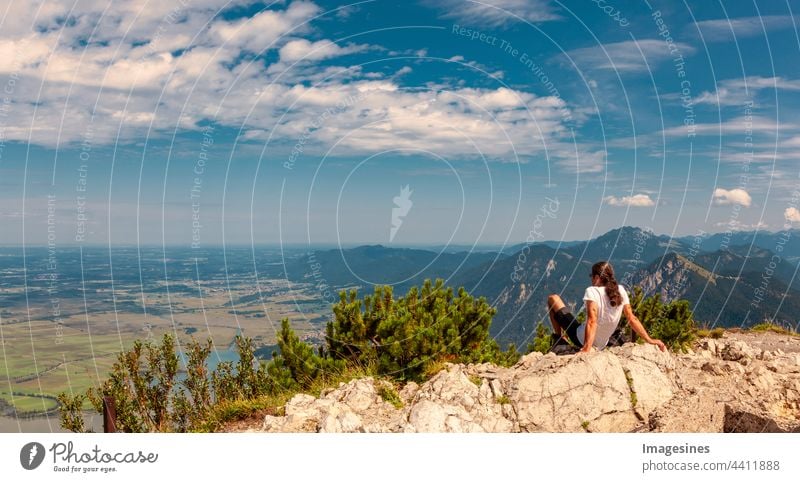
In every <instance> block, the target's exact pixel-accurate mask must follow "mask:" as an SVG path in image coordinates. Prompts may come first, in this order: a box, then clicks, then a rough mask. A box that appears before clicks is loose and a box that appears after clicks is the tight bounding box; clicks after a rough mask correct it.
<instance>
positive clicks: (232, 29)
mask: <svg viewBox="0 0 800 482" xmlns="http://www.w3.org/2000/svg"><path fill="white" fill-rule="evenodd" d="M317 13H319V7H317V6H316V5H314V4H313V3H310V2H293V3H292V4H291V5H289V7H288V8H287V9H286V10H284V11H276V10H263V11H261V12H259V13H257V14H256V15H254V16H252V17H250V18H242V19H238V20H233V21H230V22H224V21H222V22H215V23H214V24H213V26H212V28H211V32H212V34H213V35H216V36H218V37H219V38H220V39H221V40H222V41H223V42H225V43H226V44H227V45H228V46H231V47H237V48H239V49H242V50H245V51H250V52H261V51H263V50H265V49H267V48H270V47H272V45H273V44H274V42H276V41H277V40H278V39H280V38H281V37H282V36H283V35H285V34H287V33H289V32H291V31H292V30H298V29H300V30H299V31H297V32H294V34H297V33H301V32H302V28H303V25H304V23H305V22H306V21H308V20H309V19H310V18H311V17H313V16H314V15H316V14H317Z"/></svg>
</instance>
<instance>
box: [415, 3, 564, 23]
mask: <svg viewBox="0 0 800 482" xmlns="http://www.w3.org/2000/svg"><path fill="white" fill-rule="evenodd" d="M426 3H428V4H430V5H431V6H433V7H436V8H438V9H440V10H443V11H444V13H443V14H442V17H444V18H448V19H454V20H457V21H459V22H467V23H469V24H470V25H482V26H486V27H503V26H506V25H510V24H514V23H518V22H520V19H522V20H527V21H529V22H532V23H541V22H548V21H552V20H559V19H560V18H561V17H560V16H559V15H558V14H556V13H555V12H554V10H553V7H552V5H551V4H550V2H549V1H547V0H440V1H438V2H432V1H427V2H426Z"/></svg>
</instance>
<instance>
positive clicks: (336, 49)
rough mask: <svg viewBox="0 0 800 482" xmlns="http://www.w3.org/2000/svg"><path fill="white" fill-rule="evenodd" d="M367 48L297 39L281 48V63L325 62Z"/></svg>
mask: <svg viewBox="0 0 800 482" xmlns="http://www.w3.org/2000/svg"><path fill="white" fill-rule="evenodd" d="M367 48H368V47H367V46H366V45H348V46H346V47H340V46H338V45H336V44H335V43H333V42H331V41H330V40H320V41H318V42H309V41H308V40H306V39H297V40H292V41H290V42H287V43H286V45H284V46H283V47H281V50H280V59H281V62H287V63H290V62H298V61H300V60H304V61H312V60H324V59H329V58H332V57H340V56H342V55H347V54H352V53H355V52H360V51H363V50H365V49H367Z"/></svg>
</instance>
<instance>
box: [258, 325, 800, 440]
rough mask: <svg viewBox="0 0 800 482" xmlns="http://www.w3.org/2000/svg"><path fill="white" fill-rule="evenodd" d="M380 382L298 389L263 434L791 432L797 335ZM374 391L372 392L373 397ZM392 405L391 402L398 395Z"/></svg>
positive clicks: (799, 387)
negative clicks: (316, 391) (392, 393)
mask: <svg viewBox="0 0 800 482" xmlns="http://www.w3.org/2000/svg"><path fill="white" fill-rule="evenodd" d="M384 384H386V382H383V381H376V380H374V379H371V378H365V379H360V380H354V381H352V382H350V383H347V384H342V385H341V386H340V387H338V388H337V389H334V390H330V391H328V392H327V393H323V395H322V396H321V397H320V398H314V397H311V396H308V395H297V396H295V397H294V398H292V399H291V400H290V401H289V402H288V403H287V405H286V406H285V415H284V416H280V417H274V416H267V417H266V418H265V419H264V420H263V423H260V425H256V426H251V427H250V428H249V430H250V431H268V432H286V431H289V432H295V431H304V432H309V431H310V432H581V431H589V432H631V431H663V432H762V431H767V432H799V431H800V339H798V338H794V337H788V336H785V335H777V334H774V333H765V334H757V335H756V334H741V333H740V334H727V335H726V336H725V337H724V338H721V339H716V340H715V339H707V340H702V341H701V342H699V343H698V345H697V347H696V350H694V351H692V352H690V353H688V354H680V355H675V354H671V353H662V352H660V351H658V349H656V348H655V347H653V346H651V345H646V346H645V345H633V344H628V345H626V346H623V347H619V348H609V349H607V350H603V351H601V352H595V353H590V354H577V355H562V356H557V355H554V354H548V355H541V354H538V353H533V354H529V355H526V356H525V357H523V358H522V359H521V360H520V361H519V363H517V364H516V365H515V366H513V367H511V368H502V367H497V366H494V365H490V364H481V365H448V367H447V368H446V369H445V370H443V371H441V372H440V373H439V374H437V375H436V376H434V377H433V378H432V379H430V380H429V381H427V382H425V383H424V384H422V385H421V386H418V385H417V384H415V383H409V384H408V385H406V386H405V387H403V389H402V390H400V392H399V394H398V395H399V398H400V399H402V402H403V403H402V407H400V408H397V407H395V405H392V404H390V403H389V402H387V401H385V400H384V399H385V398H389V397H387V396H386V395H385V394H386V393H387V390H388V387H387V386H386V385H384ZM382 393H383V396H382V395H381V394H382ZM397 405H399V404H397Z"/></svg>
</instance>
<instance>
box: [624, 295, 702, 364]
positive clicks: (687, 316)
mask: <svg viewBox="0 0 800 482" xmlns="http://www.w3.org/2000/svg"><path fill="white" fill-rule="evenodd" d="M631 307H632V308H633V312H634V314H635V315H636V317H637V318H638V319H639V321H641V322H642V325H643V326H644V328H645V329H646V330H647V332H648V333H649V334H650V336H651V337H653V338H658V339H660V340H661V341H663V342H664V344H665V345H667V346H668V347H669V348H670V349H671V350H673V351H685V350H686V348H688V347H689V345H690V344H691V343H692V341H694V339H695V326H694V318H693V315H692V310H691V309H690V308H689V302H688V301H686V300H675V301H673V302H671V303H669V304H664V303H662V302H661V296H660V295H659V294H655V295H653V296H650V297H647V298H645V297H644V294H643V292H642V289H641V288H640V287H638V286H637V287H635V288H634V290H633V296H632V297H631Z"/></svg>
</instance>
